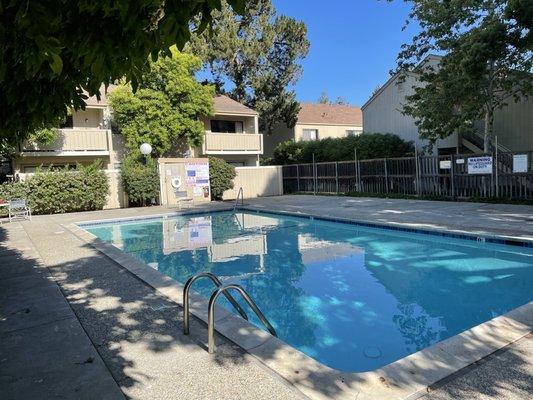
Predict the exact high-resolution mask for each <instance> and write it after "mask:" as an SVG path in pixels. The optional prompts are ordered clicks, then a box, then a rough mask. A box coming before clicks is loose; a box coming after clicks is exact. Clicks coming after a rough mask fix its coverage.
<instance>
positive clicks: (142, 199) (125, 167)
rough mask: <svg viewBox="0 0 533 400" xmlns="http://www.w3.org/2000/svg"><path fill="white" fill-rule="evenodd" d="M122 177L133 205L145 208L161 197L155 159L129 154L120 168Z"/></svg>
mask: <svg viewBox="0 0 533 400" xmlns="http://www.w3.org/2000/svg"><path fill="white" fill-rule="evenodd" d="M120 177H121V179H122V185H123V187H124V191H125V192H126V193H127V194H128V200H129V203H130V204H131V205H135V206H141V207H144V206H147V205H149V204H150V203H151V202H152V200H154V199H156V198H157V197H158V196H159V172H158V171H157V162H156V161H155V159H153V158H150V157H146V158H144V157H143V156H141V155H140V154H138V153H130V154H128V156H127V157H126V158H125V159H124V162H123V163H122V166H121V168H120Z"/></svg>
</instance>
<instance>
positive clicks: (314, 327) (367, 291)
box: [83, 212, 533, 372]
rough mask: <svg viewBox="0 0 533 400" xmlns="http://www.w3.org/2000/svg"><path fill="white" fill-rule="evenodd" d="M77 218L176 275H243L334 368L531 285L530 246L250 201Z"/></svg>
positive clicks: (256, 295)
mask: <svg viewBox="0 0 533 400" xmlns="http://www.w3.org/2000/svg"><path fill="white" fill-rule="evenodd" d="M83 228H84V229H86V230H87V231H89V232H90V233H92V234H94V235H95V236H97V237H99V238H100V239H102V240H103V241H105V242H108V243H112V244H114V245H115V246H116V247H118V248H120V249H122V250H123V251H124V252H126V253H128V254H130V255H132V256H134V257H135V258H137V259H139V260H141V261H142V262H144V263H146V264H147V265H149V266H150V267H152V268H154V269H157V270H159V271H160V272H161V273H163V274H166V275H168V276H170V277H172V278H174V279H176V280H177V281H179V282H181V283H183V282H185V280H186V279H187V278H188V277H190V276H191V275H193V274H195V273H198V272H202V271H211V272H213V273H214V274H216V275H217V276H219V277H220V278H221V280H223V281H224V283H229V282H232V283H239V284H241V285H243V286H244V287H245V289H246V290H247V291H248V292H249V293H250V295H251V296H252V298H253V299H254V300H255V301H256V303H257V304H258V305H259V307H260V308H261V310H262V311H263V312H264V313H265V315H266V317H267V318H268V319H269V321H270V322H271V323H272V324H273V325H274V327H275V328H276V331H277V333H278V336H279V338H280V339H282V340H283V341H285V342H286V343H288V344H290V345H291V346H293V347H295V348H297V349H299V350H301V351H302V352H304V353H306V354H307V355H309V356H311V357H313V358H315V359H316V360H318V361H319V362H321V363H323V364H325V365H327V366H329V367H332V368H335V369H338V370H341V371H351V372H362V371H369V370H374V369H376V368H379V367H381V366H383V365H386V364H389V363H391V362H393V361H395V360H398V359H400V358H403V357H405V356H407V355H409V354H412V353H414V352H417V351H419V350H421V349H423V348H426V347H428V346H430V345H432V344H434V343H436V342H438V341H441V340H443V339H446V338H448V337H451V336H453V335H456V334H457V333H459V332H462V331H464V330H466V329H469V328H471V327H473V326H475V325H478V324H480V323H482V322H484V321H487V320H489V319H491V318H493V317H495V316H498V315H501V314H504V313H506V312H507V311H510V310H511V309H513V308H516V307H518V306H520V305H522V304H525V303H527V302H528V301H530V300H531V299H532V297H533V249H532V248H528V247H518V246H509V245H504V244H498V243H488V242H487V243H484V242H476V241H472V240H465V239H458V238H452V237H447V236H433V235H427V234H422V233H412V232H401V231H394V230H389V229H383V228H376V227H366V226H359V225H353V224H344V223H339V222H330V221H323V220H318V219H309V218H302V217H293V216H286V215H273V214H266V213H255V212H238V213H236V214H234V213H232V212H216V213H210V214H198V215H183V216H176V217H172V218H156V219H146V220H137V221H123V222H119V221H115V222H111V223H108V224H98V225H84V226H83ZM195 289H196V290H197V291H199V292H200V293H202V294H203V295H205V296H206V297H207V296H209V294H210V293H211V291H212V286H211V284H210V283H209V282H207V281H200V282H198V283H197V284H195ZM221 303H222V304H223V301H221ZM243 305H244V303H243ZM228 309H231V308H230V307H228ZM249 315H252V313H249ZM252 322H254V321H253V320H252ZM255 322H256V323H257V321H255ZM257 324H258V323H257ZM258 326H260V325H259V324H258Z"/></svg>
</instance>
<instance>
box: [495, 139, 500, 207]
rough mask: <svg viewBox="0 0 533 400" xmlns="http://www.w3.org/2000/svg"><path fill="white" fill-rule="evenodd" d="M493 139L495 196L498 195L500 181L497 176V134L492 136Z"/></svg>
mask: <svg viewBox="0 0 533 400" xmlns="http://www.w3.org/2000/svg"><path fill="white" fill-rule="evenodd" d="M494 140H495V144H496V146H495V149H494V152H495V153H496V156H495V157H494V158H495V160H494V168H495V172H496V176H495V182H494V183H495V185H496V193H495V194H496V197H500V182H499V177H498V167H499V165H500V164H499V162H498V135H496V136H494Z"/></svg>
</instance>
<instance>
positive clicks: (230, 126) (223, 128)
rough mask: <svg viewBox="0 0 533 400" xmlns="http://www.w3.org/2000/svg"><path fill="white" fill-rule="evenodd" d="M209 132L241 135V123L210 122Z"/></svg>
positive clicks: (215, 120) (218, 120) (213, 120)
mask: <svg viewBox="0 0 533 400" xmlns="http://www.w3.org/2000/svg"><path fill="white" fill-rule="evenodd" d="M211 132H218V133H242V132H243V129H242V121H223V120H220V119H212V120H211Z"/></svg>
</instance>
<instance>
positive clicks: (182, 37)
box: [0, 0, 245, 142]
mask: <svg viewBox="0 0 533 400" xmlns="http://www.w3.org/2000/svg"><path fill="white" fill-rule="evenodd" d="M227 3H229V4H230V6H231V7H233V9H234V10H235V11H237V12H242V10H243V8H244V3H245V0H227ZM220 6H221V4H220V0H195V1H188V0H174V1H165V0H142V1H138V0H122V1H91V0H77V1H66V0H46V1H8V0H0V45H1V46H0V48H1V50H0V52H1V57H0V93H2V95H1V96H0V140H3V141H6V140H9V141H11V142H19V141H21V140H23V139H25V138H26V137H27V135H28V134H29V133H30V132H32V131H33V130H35V129H40V128H43V127H46V126H49V125H53V124H54V123H55V122H56V121H57V120H58V119H60V118H61V117H64V116H66V112H67V108H69V107H71V106H72V107H74V109H80V108H83V107H84V105H85V99H86V98H87V97H88V96H92V95H98V93H99V92H98V91H99V89H100V87H101V86H102V85H109V84H110V83H112V82H114V81H116V80H118V79H120V78H122V77H124V76H125V77H126V79H127V80H128V81H131V83H132V86H133V87H134V88H136V87H137V85H138V83H139V82H140V80H141V78H142V71H143V67H144V66H145V64H146V60H147V58H148V56H149V55H151V56H152V57H153V58H156V57H157V56H158V55H159V54H161V52H163V54H165V55H168V54H169V53H168V52H169V48H170V47H171V46H172V45H174V44H176V45H177V46H178V48H182V47H183V46H184V44H185V43H186V42H187V40H188V39H189V37H190V27H191V21H192V19H195V20H196V21H197V24H196V25H195V26H196V28H197V29H200V30H201V29H203V28H205V27H206V26H207V25H208V24H209V23H210V20H211V11H212V10H214V9H217V8H220Z"/></svg>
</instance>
